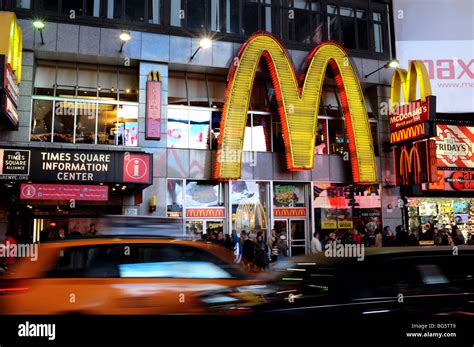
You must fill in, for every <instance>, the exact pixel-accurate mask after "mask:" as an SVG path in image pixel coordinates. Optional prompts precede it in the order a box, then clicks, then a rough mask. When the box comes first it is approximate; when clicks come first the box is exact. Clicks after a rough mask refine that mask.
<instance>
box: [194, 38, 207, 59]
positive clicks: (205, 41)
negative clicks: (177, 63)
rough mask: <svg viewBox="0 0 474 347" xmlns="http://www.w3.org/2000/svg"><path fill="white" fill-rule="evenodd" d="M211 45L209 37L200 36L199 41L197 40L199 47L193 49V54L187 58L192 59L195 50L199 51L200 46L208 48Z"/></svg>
mask: <svg viewBox="0 0 474 347" xmlns="http://www.w3.org/2000/svg"><path fill="white" fill-rule="evenodd" d="M211 46H212V40H211V39H210V38H207V37H204V38H202V39H201V40H200V41H199V47H198V48H197V49H196V50H195V51H194V53H193V55H192V56H191V59H189V60H193V59H194V57H195V56H196V54H197V52H199V50H200V49H201V48H202V49H208V48H210V47H211Z"/></svg>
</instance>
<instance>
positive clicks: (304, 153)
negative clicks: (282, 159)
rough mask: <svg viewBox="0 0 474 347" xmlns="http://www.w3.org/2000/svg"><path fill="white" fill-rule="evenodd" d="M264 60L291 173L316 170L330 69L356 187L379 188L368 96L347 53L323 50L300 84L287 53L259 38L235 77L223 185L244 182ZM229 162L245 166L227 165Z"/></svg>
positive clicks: (223, 148) (328, 46)
mask: <svg viewBox="0 0 474 347" xmlns="http://www.w3.org/2000/svg"><path fill="white" fill-rule="evenodd" d="M262 57H263V58H264V60H265V61H266V63H267V66H268V68H269V70H270V74H271V78H272V83H273V86H274V88H275V94H276V98H277V101H278V113H279V116H280V119H281V124H282V130H283V138H284V142H285V148H286V159H287V160H286V162H287V168H288V169H289V170H309V169H312V168H313V164H314V146H315V134H316V127H317V121H318V110H319V102H320V99H321V93H322V88H323V82H324V76H325V72H326V68H327V66H328V65H329V66H330V67H331V69H332V70H333V72H334V75H335V76H336V84H337V87H338V91H339V96H340V99H341V102H342V106H343V112H344V117H345V120H346V128H347V133H348V136H349V155H350V160H351V166H352V173H353V179H354V182H367V183H368V182H375V181H376V180H377V174H376V166H375V157H374V150H373V142H372V135H371V132H370V127H369V122H368V117H367V111H366V108H365V102H364V96H363V94H362V90H361V87H360V83H359V80H358V77H357V74H356V72H355V69H354V67H353V66H352V63H351V61H350V59H349V57H348V55H347V53H346V51H345V50H344V49H343V48H342V47H341V46H339V45H338V44H336V43H334V42H326V43H324V44H321V45H319V46H317V47H316V48H315V49H314V50H313V51H312V52H311V53H310V54H309V55H308V58H307V64H306V65H307V69H306V76H302V77H304V78H297V76H296V74H295V70H294V68H293V65H292V63H291V61H290V59H289V57H288V54H287V52H286V50H285V48H284V47H283V45H282V44H281V43H280V42H279V41H278V40H277V39H276V38H275V37H273V36H272V35H271V34H268V33H257V34H255V35H254V36H252V37H251V38H250V39H249V40H248V41H247V42H246V43H245V44H244V45H243V46H242V48H241V49H240V51H239V53H238V58H237V60H236V62H237V63H236V64H234V66H233V67H232V70H231V72H230V79H229V83H228V85H227V90H226V97H225V104H224V110H223V117H222V121H221V129H220V137H219V147H218V153H217V155H218V158H217V162H216V168H215V176H216V177H217V178H219V179H236V178H239V177H240V174H241V162H242V161H241V158H242V148H243V140H244V130H245V124H246V121H247V111H248V108H249V102H250V95H251V91H252V86H253V83H254V78H255V72H256V70H257V66H258V64H259V62H260V59H261V58H262ZM229 157H232V158H235V157H237V158H239V159H240V160H227V158H229Z"/></svg>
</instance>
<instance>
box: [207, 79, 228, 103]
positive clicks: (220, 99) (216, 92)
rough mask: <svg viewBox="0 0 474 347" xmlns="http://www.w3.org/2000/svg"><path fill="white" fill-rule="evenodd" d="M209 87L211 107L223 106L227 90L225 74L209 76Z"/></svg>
mask: <svg viewBox="0 0 474 347" xmlns="http://www.w3.org/2000/svg"><path fill="white" fill-rule="evenodd" d="M207 87H208V89H209V102H210V103H211V107H216V108H222V107H223V106H224V98H225V92H226V82H225V77H224V76H212V75H210V76H208V77H207Z"/></svg>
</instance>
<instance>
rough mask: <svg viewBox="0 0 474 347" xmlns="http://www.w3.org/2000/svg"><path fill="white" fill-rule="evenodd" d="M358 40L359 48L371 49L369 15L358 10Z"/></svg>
mask: <svg viewBox="0 0 474 347" xmlns="http://www.w3.org/2000/svg"><path fill="white" fill-rule="evenodd" d="M356 16H357V40H358V48H359V49H363V50H368V49H369V34H368V32H369V26H368V23H367V20H366V18H367V15H366V11H365V10H357V11H356Z"/></svg>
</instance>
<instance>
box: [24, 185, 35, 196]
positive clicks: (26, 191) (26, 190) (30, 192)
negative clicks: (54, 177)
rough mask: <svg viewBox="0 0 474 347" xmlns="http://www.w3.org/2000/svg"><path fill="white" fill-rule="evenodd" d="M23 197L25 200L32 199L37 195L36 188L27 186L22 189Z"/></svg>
mask: <svg viewBox="0 0 474 347" xmlns="http://www.w3.org/2000/svg"><path fill="white" fill-rule="evenodd" d="M21 195H22V196H23V198H25V199H31V198H33V197H34V196H35V195H36V188H35V187H34V186H32V185H30V184H25V185H24V186H23V188H22V189H21Z"/></svg>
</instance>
